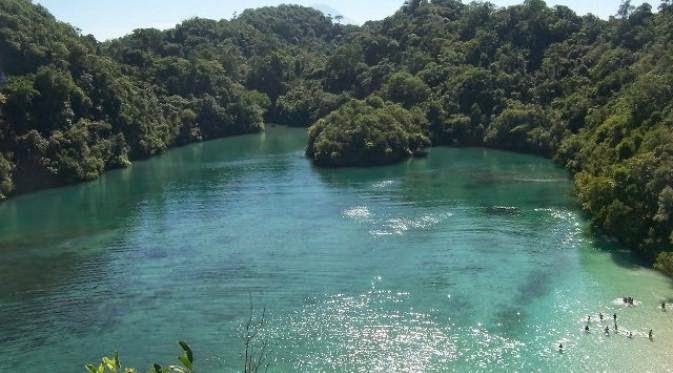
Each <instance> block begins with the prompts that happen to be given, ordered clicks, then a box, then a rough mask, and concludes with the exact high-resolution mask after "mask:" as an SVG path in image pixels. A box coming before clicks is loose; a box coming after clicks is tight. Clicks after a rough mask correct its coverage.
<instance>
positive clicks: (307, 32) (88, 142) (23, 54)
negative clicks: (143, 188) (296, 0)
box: [0, 0, 673, 274]
mask: <svg viewBox="0 0 673 373" xmlns="http://www.w3.org/2000/svg"><path fill="white" fill-rule="evenodd" d="M658 5H659V7H658V11H657V9H653V8H652V6H650V5H648V4H643V5H640V6H638V7H634V6H632V5H631V3H630V1H624V2H623V3H622V5H621V6H620V8H619V9H618V10H617V13H616V15H615V16H614V17H611V18H610V19H609V20H601V19H598V18H596V17H594V16H591V15H587V16H582V17H580V16H578V15H576V14H575V13H574V12H573V11H572V10H570V9H569V8H567V7H563V6H556V7H548V6H547V5H546V4H545V3H544V1H542V0H526V1H524V2H523V3H522V4H520V5H516V6H510V7H507V8H498V7H495V6H494V5H492V4H489V3H482V2H471V3H469V4H464V3H462V2H460V1H456V0H433V1H428V0H409V1H407V2H406V3H405V5H404V6H403V7H402V8H401V9H400V10H399V11H398V12H397V13H395V14H394V15H393V16H391V17H388V18H386V19H384V20H382V21H377V22H368V23H367V24H365V25H363V26H362V27H355V26H342V25H338V24H335V23H334V22H332V20H331V19H329V18H328V17H325V16H324V15H322V14H321V13H319V12H317V11H315V10H312V9H308V8H303V7H299V6H280V7H275V8H261V9H257V10H249V11H245V12H244V13H242V14H241V15H240V16H238V17H236V18H234V19H232V20H221V21H211V20H205V19H191V20H187V21H185V22H183V23H182V24H180V25H177V26H176V27H175V28H173V29H170V30H166V31H158V30H153V29H146V30H136V31H134V32H133V33H132V34H130V35H129V36H127V37H124V38H121V39H118V40H114V41H111V42H107V43H99V42H97V41H96V40H95V39H94V38H93V37H91V36H82V35H80V34H79V32H78V31H77V30H76V29H73V28H72V27H70V26H68V25H66V24H63V23H60V22H58V21H56V20H55V19H54V18H53V17H52V16H51V15H49V13H48V12H47V11H46V10H45V9H44V8H42V7H41V6H39V5H34V4H32V3H31V2H30V1H28V0H0V55H2V59H1V60H0V113H1V115H0V198H2V197H4V196H7V195H10V194H11V193H15V192H17V191H18V192H21V191H26V190H30V189H33V188H37V187H44V186H48V185H54V184H57V183H66V182H74V181H79V180H89V179H92V178H95V177H97V176H98V175H100V174H101V173H102V172H103V171H105V170H106V169H110V168H114V167H123V166H125V165H128V164H129V162H130V161H132V160H134V159H138V158H142V157H146V156H150V155H153V154H156V153H158V152H161V151H163V150H165V149H166V148H167V147H170V146H173V145H179V144H184V143H188V142H191V141H200V140H203V139H208V138H213V137H218V136H226V135H231V134H238V133H245V132H251V131H258V130H260V129H261V128H262V127H263V122H264V121H265V120H266V121H272V122H278V123H286V124H293V125H303V126H308V125H311V124H313V127H312V128H311V129H310V142H309V146H308V149H307V154H308V155H309V156H310V157H311V158H312V159H313V160H314V161H315V162H316V163H317V164H320V165H327V166H347V165H367V164H381V163H389V162H393V161H397V160H400V159H403V158H405V157H407V156H409V155H411V154H413V153H414V152H417V151H418V150H419V149H420V148H422V147H423V146H426V145H428V144H429V142H428V139H429V140H430V141H431V143H432V144H433V145H479V146H491V147H497V148H503V149H510V150H515V151H523V152H531V153H536V154H542V155H546V156H549V157H553V158H554V159H555V160H557V161H558V162H559V163H560V164H562V165H563V166H565V167H566V168H567V169H568V170H570V171H571V172H572V174H573V175H574V178H575V182H576V186H577V188H576V190H577V196H578V199H579V201H580V203H581V205H582V207H583V208H584V209H585V211H587V212H588V213H589V214H590V216H591V218H592V221H593V224H594V226H595V227H597V228H598V229H599V230H600V231H602V232H605V233H606V234H608V235H609V236H611V237H614V238H615V239H617V240H618V241H619V242H621V243H622V244H624V245H626V246H628V247H631V248H634V249H635V250H637V251H638V252H639V253H641V254H642V255H643V256H645V257H647V258H650V259H653V260H654V259H655V257H657V256H658V257H659V261H658V263H657V267H658V268H660V269H662V270H664V271H667V272H669V273H671V274H673V259H672V258H673V254H671V252H673V171H672V170H673V88H672V87H673V47H672V43H673V4H672V3H671V1H669V0H666V1H663V2H662V3H661V4H658Z"/></svg>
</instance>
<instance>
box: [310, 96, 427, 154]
mask: <svg viewBox="0 0 673 373" xmlns="http://www.w3.org/2000/svg"><path fill="white" fill-rule="evenodd" d="M430 144H431V143H430V139H429V138H428V134H427V120H426V119H425V116H424V114H423V112H421V111H420V110H418V109H412V110H406V109H405V108H403V107H402V106H400V105H398V104H394V103H391V102H385V101H384V100H383V99H382V98H381V97H378V96H371V97H369V98H367V99H366V100H364V101H361V100H352V101H350V102H348V103H347V104H345V105H344V106H342V107H341V108H339V109H338V110H336V111H334V112H332V113H330V114H329V115H327V116H326V117H325V118H323V119H320V120H318V121H317V122H316V123H315V124H314V125H313V126H311V128H310V129H309V140H308V147H307V150H306V154H307V155H308V156H309V157H310V158H311V159H312V160H313V161H314V162H315V163H316V164H317V165H320V166H329V167H341V166H371V165H384V164H390V163H394V162H398V161H400V160H402V159H405V158H408V157H410V156H413V155H421V154H423V153H424V149H425V148H426V147H428V146H430Z"/></svg>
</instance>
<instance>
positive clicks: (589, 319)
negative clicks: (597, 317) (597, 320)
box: [587, 315, 591, 324]
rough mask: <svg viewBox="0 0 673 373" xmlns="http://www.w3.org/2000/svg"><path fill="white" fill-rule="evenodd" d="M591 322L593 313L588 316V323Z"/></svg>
mask: <svg viewBox="0 0 673 373" xmlns="http://www.w3.org/2000/svg"><path fill="white" fill-rule="evenodd" d="M590 322H591V315H589V316H587V324H588V323H590Z"/></svg>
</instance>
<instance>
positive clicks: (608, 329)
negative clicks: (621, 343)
mask: <svg viewBox="0 0 673 373" xmlns="http://www.w3.org/2000/svg"><path fill="white" fill-rule="evenodd" d="M605 335H610V327H609V326H606V327H605Z"/></svg>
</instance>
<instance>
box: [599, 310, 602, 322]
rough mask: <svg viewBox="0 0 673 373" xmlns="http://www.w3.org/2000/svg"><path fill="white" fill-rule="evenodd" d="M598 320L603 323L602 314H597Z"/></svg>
mask: <svg viewBox="0 0 673 373" xmlns="http://www.w3.org/2000/svg"><path fill="white" fill-rule="evenodd" d="M598 318H599V319H600V320H601V321H603V313H601V312H599V313H598Z"/></svg>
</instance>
